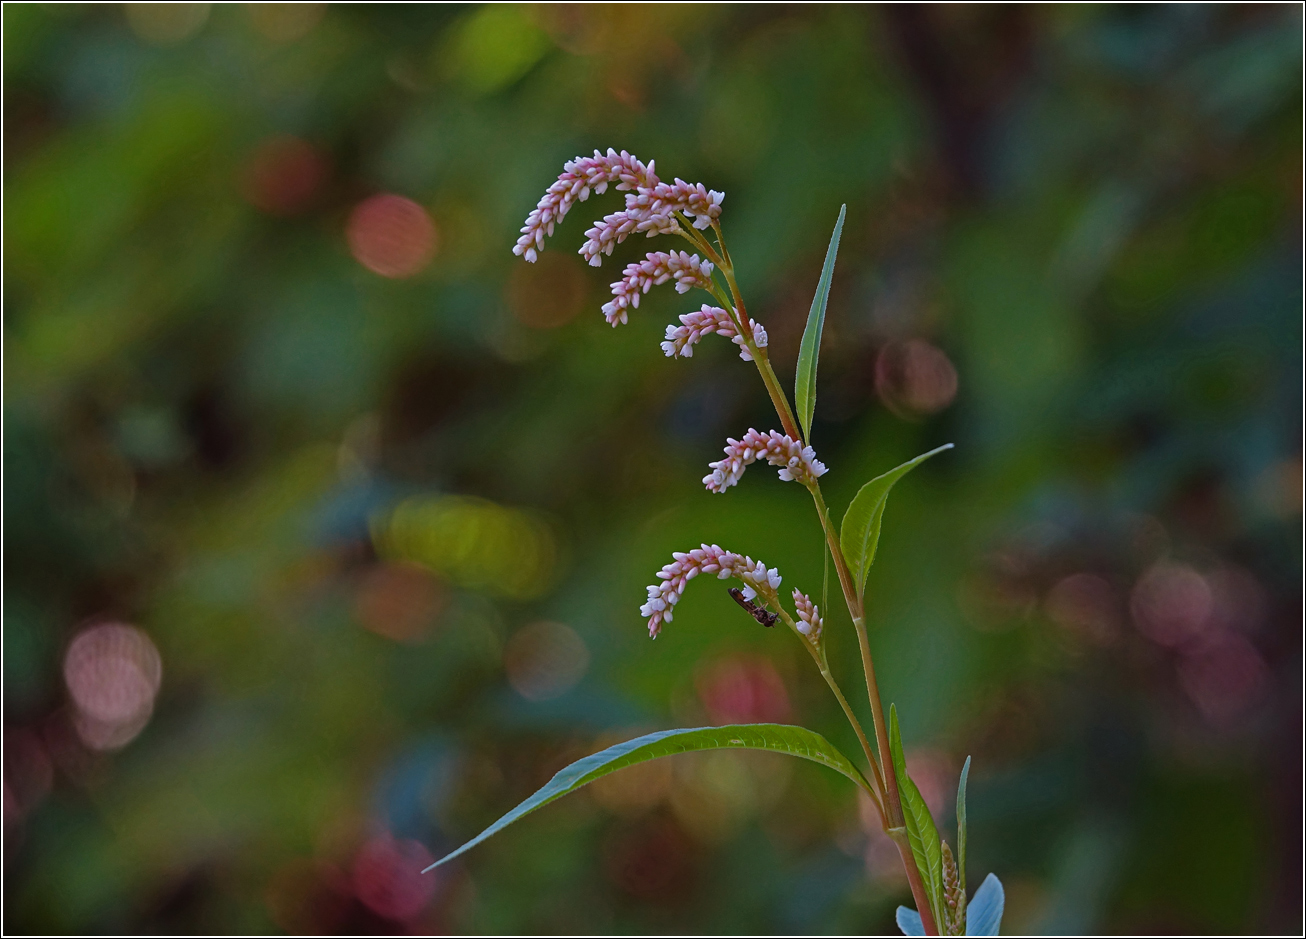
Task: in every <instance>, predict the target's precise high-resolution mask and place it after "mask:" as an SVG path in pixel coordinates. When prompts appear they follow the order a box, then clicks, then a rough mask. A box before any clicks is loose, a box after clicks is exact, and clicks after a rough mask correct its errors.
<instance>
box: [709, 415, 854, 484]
mask: <svg viewBox="0 0 1306 939" xmlns="http://www.w3.org/2000/svg"><path fill="white" fill-rule="evenodd" d="M725 454H726V455H725V459H723V460H717V461H716V462H715V463H709V464H708V466H709V467H710V468H711V470H712V472H710V473H708V474H707V475H706V476H704V477H703V485H704V486H706V487H707V488H708V490H709V491H710V492H725V491H726V490H727V489H729V488H730V487H731V486H733V485H735V484H736V483H737V482H739V480H740V477H742V476H743V475H744V469H745V468H746V467H747V466H748V464H750V463H753V462H755V461H756V460H766V461H767V462H768V463H770V464H771V465H772V466H778V467H780V478H781V479H783V480H785V481H786V482H792V481H794V480H797V481H798V482H800V483H802V484H803V485H804V486H810V485H811V484H812V483H814V482H815V481H816V479H817V477H819V476H824V475H825V474H826V472H828V470H827V469H826V466H825V464H824V463H822V462H821V461H820V460H818V459H817V458H816V451H815V450H813V449H812V448H811V447H805V446H803V445H802V444H801V443H799V442H798V441H797V440H794V439H793V438H792V437H790V436H789V435H787V434H782V433H780V432H779V431H775V430H773V431H770V432H769V433H765V434H761V433H758V432H757V431H756V430H754V429H753V428H751V427H750V428H749V429H748V433H746V434H744V439H743V440H736V439H735V438H734V437H729V438H727V443H726V447H725Z"/></svg>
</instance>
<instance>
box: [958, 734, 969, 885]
mask: <svg viewBox="0 0 1306 939" xmlns="http://www.w3.org/2000/svg"><path fill="white" fill-rule="evenodd" d="M969 778H970V757H966V762H965V763H963V764H962V767H961V781H960V782H958V783H957V880H958V881H959V882H960V883H961V890H962V896H963V897H964V896H965V895H966V780H967V779H969Z"/></svg>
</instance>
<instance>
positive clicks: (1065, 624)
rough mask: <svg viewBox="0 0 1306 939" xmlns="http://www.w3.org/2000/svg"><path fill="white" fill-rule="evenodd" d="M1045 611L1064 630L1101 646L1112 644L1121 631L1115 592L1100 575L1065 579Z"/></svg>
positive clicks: (1058, 582) (1061, 581)
mask: <svg viewBox="0 0 1306 939" xmlns="http://www.w3.org/2000/svg"><path fill="white" fill-rule="evenodd" d="M1044 608H1045V609H1046V611H1047V615H1048V618H1049V619H1051V620H1052V622H1054V623H1056V624H1057V625H1058V626H1060V627H1061V628H1062V629H1065V630H1066V631H1068V632H1070V633H1072V634H1074V635H1076V636H1079V637H1081V638H1083V639H1087V640H1089V641H1091V642H1094V643H1096V644H1098V645H1108V644H1110V643H1111V641H1112V640H1113V639H1115V637H1116V634H1117V633H1118V632H1119V629H1120V613H1119V610H1118V600H1117V598H1116V592H1115V589H1114V588H1113V587H1112V586H1111V584H1110V582H1108V581H1107V580H1106V579H1105V578H1104V577H1099V576H1098V575H1097V574H1088V573H1079V574H1071V575H1070V576H1069V577H1063V578H1062V579H1061V580H1059V581H1057V583H1056V584H1055V585H1054V586H1053V587H1052V589H1051V590H1050V591H1048V595H1047V599H1046V600H1045V601H1044Z"/></svg>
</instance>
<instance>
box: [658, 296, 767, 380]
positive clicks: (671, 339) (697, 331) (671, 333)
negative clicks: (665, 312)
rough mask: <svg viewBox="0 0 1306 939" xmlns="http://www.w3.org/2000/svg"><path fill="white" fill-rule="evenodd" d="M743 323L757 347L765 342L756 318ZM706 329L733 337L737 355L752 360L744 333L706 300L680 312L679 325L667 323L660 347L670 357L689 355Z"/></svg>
mask: <svg viewBox="0 0 1306 939" xmlns="http://www.w3.org/2000/svg"><path fill="white" fill-rule="evenodd" d="M677 289H678V288H677ZM743 325H744V329H745V330H747V331H748V332H749V334H750V335H751V336H752V339H753V343H754V344H755V345H757V346H759V347H765V346H766V342H767V338H766V330H765V329H763V328H762V324H761V323H759V322H757V321H756V320H751V319H746V320H745V321H744V324H743ZM709 333H716V334H717V335H719V336H723V337H725V338H726V339H733V340H734V342H735V345H737V346H739V357H740V358H741V359H743V360H744V361H745V362H751V361H753V355H752V353H751V352H749V351H748V346H747V345H746V344H745V342H744V337H743V336H741V335H739V333H738V331H736V329H735V324H734V322H733V321H732V320H731V319H730V314H729V313H727V312H726V311H725V310H723V309H721V307H719V306H709V305H708V304H706V303H705V304H703V308H702V309H701V310H698V311H696V312H694V313H685V314H684V315H682V316H681V317H680V325H679V326H668V327H667V335H666V339H664V340H663V342H662V351H663V352H665V353H666V354H667V356H669V357H670V356H684V357H685V358H690V357H691V356H693V354H694V344H695V343H697V342H698V341H699V340H700V339H702V338H703V337H704V336H706V335H708V334H709Z"/></svg>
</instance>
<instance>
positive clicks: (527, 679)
mask: <svg viewBox="0 0 1306 939" xmlns="http://www.w3.org/2000/svg"><path fill="white" fill-rule="evenodd" d="M589 664H590V652H589V649H588V648H587V647H586V645H585V641H584V640H583V639H581V638H580V636H578V635H576V632H575V631H574V630H573V629H571V628H570V627H568V626H565V625H563V624H562V623H553V622H548V621H542V622H538V623H531V624H530V625H529V626H523V627H522V628H521V629H519V630H517V632H516V633H514V634H513V635H512V638H510V639H509V640H508V643H507V645H505V646H504V649H503V667H504V670H505V671H506V672H507V674H508V684H510V685H512V687H513V690H514V691H516V692H517V693H518V694H519V695H521V696H522V697H523V698H525V699H527V700H528V701H547V700H549V699H550V698H557V697H560V696H561V695H563V694H566V693H567V692H568V691H570V690H571V689H572V688H574V687H575V686H576V684H577V682H579V681H580V680H581V679H582V678H583V677H585V672H586V671H587V670H588V669H589Z"/></svg>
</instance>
